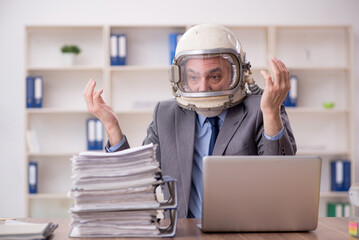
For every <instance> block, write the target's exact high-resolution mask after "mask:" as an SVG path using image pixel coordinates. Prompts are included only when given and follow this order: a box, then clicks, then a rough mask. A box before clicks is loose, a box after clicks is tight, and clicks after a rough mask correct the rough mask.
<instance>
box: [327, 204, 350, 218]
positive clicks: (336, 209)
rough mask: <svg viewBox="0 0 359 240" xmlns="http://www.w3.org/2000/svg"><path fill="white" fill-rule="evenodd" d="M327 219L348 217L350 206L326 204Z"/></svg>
mask: <svg viewBox="0 0 359 240" xmlns="http://www.w3.org/2000/svg"><path fill="white" fill-rule="evenodd" d="M327 216H328V217H350V204H349V203H341V202H336V203H328V204H327Z"/></svg>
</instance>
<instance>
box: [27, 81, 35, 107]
mask: <svg viewBox="0 0 359 240" xmlns="http://www.w3.org/2000/svg"><path fill="white" fill-rule="evenodd" d="M34 89H35V78H34V77H32V76H27V77H26V107H27V108H33V107H34V105H35V96H34V93H35V90H34Z"/></svg>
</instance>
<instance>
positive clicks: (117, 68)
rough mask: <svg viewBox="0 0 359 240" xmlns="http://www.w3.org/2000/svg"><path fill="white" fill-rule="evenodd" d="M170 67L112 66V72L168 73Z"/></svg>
mask: <svg viewBox="0 0 359 240" xmlns="http://www.w3.org/2000/svg"><path fill="white" fill-rule="evenodd" d="M169 67H170V66H169V65H168V66H140V65H132V66H131V65H127V66H111V67H110V71H111V72H116V71H168V69H169Z"/></svg>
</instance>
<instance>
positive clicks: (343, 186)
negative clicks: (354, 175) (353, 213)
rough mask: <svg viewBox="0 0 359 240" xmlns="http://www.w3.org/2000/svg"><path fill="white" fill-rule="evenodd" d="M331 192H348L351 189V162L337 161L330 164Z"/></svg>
mask: <svg viewBox="0 0 359 240" xmlns="http://www.w3.org/2000/svg"><path fill="white" fill-rule="evenodd" d="M330 169H331V190H332V191H348V190H349V188H350V184H351V180H350V176H351V174H350V161H347V160H336V161H332V162H331V163H330Z"/></svg>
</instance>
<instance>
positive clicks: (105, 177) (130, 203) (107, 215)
mask: <svg viewBox="0 0 359 240" xmlns="http://www.w3.org/2000/svg"><path fill="white" fill-rule="evenodd" d="M156 147H157V145H154V144H148V145H145V146H141V147H136V148H130V149H127V150H123V151H119V152H114V153H103V152H91V151H89V152H82V153H79V154H77V155H74V156H73V157H72V158H71V161H72V185H73V186H72V189H71V192H70V195H71V196H72V197H73V198H74V205H73V207H72V208H70V211H71V214H72V223H71V227H72V229H71V231H70V234H69V236H70V237H173V236H174V235H175V234H176V228H177V219H178V213H177V196H178V194H177V181H176V180H175V179H173V178H172V177H169V176H162V173H161V169H160V167H159V163H158V162H157V161H156V154H155V150H156ZM157 187H160V188H163V187H166V189H168V191H169V196H168V199H166V200H161V201H160V200H159V198H158V197H157V195H156V189H157ZM159 211H165V212H166V215H167V216H169V218H167V219H169V221H168V223H167V221H166V226H163V224H162V222H161V224H159V223H157V216H158V213H159Z"/></svg>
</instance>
